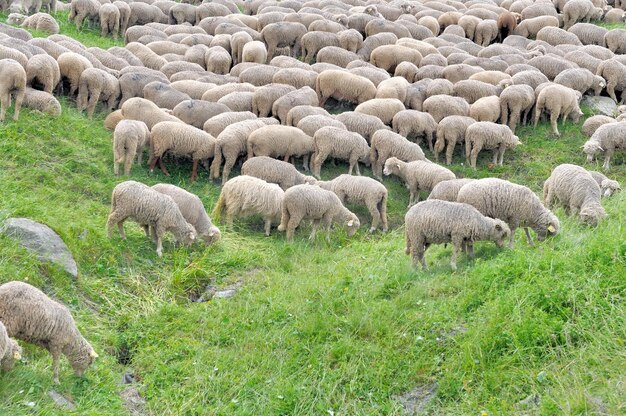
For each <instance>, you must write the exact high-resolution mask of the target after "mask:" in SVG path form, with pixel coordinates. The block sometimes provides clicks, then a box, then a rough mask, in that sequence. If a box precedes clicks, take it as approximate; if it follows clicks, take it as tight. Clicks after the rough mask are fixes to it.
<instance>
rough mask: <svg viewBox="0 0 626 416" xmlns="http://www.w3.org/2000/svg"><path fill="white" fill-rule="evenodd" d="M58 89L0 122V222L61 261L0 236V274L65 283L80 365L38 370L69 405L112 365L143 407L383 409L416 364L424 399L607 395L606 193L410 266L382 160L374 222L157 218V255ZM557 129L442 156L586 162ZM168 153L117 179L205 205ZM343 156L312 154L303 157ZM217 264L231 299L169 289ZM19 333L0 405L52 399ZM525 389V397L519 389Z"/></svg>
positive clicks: (100, 398) (212, 197) (204, 279)
mask: <svg viewBox="0 0 626 416" xmlns="http://www.w3.org/2000/svg"><path fill="white" fill-rule="evenodd" d="M62 28H64V29H62V33H63V31H64V30H65V31H66V32H65V33H66V34H68V35H69V36H73V37H79V38H80V40H81V41H82V42H84V43H86V42H87V41H88V39H89V37H90V36H92V35H93V39H92V41H93V43H92V45H99V46H103V47H106V46H107V44H105V42H109V41H108V40H102V39H100V38H99V37H98V36H97V35H96V34H93V33H92V34H89V33H90V32H88V31H86V30H83V31H82V32H81V33H78V34H77V33H75V32H71V30H72V27H71V26H67V25H65V24H64V25H62ZM98 42H100V43H98ZM90 46H91V45H90ZM62 105H63V109H64V112H63V114H62V116H60V117H59V118H57V119H51V118H49V117H46V116H43V115H40V114H36V113H34V112H31V111H29V110H27V109H24V110H23V112H22V114H21V117H20V120H19V122H12V121H7V122H6V123H5V124H3V125H0V155H2V156H0V183H1V184H2V192H1V193H0V222H1V221H3V220H4V219H6V218H8V217H15V216H25V217H29V218H32V219H34V220H36V221H40V222H44V223H46V224H48V225H49V226H50V227H52V228H53V229H54V230H56V231H57V232H58V233H59V234H60V235H61V236H62V237H63V239H64V240H65V242H66V243H67V244H68V246H69V248H70V250H71V251H72V252H73V253H74V255H75V257H76V261H77V263H78V268H79V274H80V275H79V277H78V279H73V278H71V277H70V276H68V275H67V274H65V273H64V272H63V271H61V270H60V269H59V268H57V267H54V266H51V265H47V264H43V263H40V262H38V261H37V260H36V259H35V257H34V256H33V255H31V254H29V253H28V252H26V251H25V250H23V249H21V248H20V247H19V245H18V244H17V243H15V242H14V241H13V240H11V239H8V238H6V237H0V283H1V282H6V281H10V280H24V281H28V282H30V283H31V284H34V285H36V286H37V287H40V288H42V289H43V290H44V291H45V292H46V293H48V294H49V295H51V296H54V297H55V298H57V299H59V300H60V301H62V302H63V303H65V304H66V305H67V306H68V307H69V308H70V309H71V311H72V312H73V314H74V317H75V318H76V321H77V324H78V326H79V328H80V329H81V331H82V332H83V334H84V335H85V336H86V337H87V338H88V339H89V340H90V341H91V342H92V344H93V345H94V347H95V348H96V350H97V351H98V353H99V354H100V358H99V359H98V362H97V364H96V365H95V367H94V368H92V369H90V370H88V371H87V373H86V376H85V377H84V378H77V377H75V376H74V375H73V374H72V372H71V369H70V368H69V366H68V365H67V362H66V360H65V359H63V361H62V373H61V385H60V386H59V387H54V388H56V389H57V390H58V391H59V392H60V393H62V394H63V395H65V396H66V397H69V398H71V399H72V400H73V401H74V402H75V403H76V405H77V407H78V410H77V412H76V414H81V415H82V414H84V415H93V414H98V415H101V414H110V415H115V414H122V413H123V408H122V403H121V400H120V398H119V392H120V391H121V390H122V389H123V386H122V385H121V384H120V379H121V375H122V374H123V372H124V371H127V370H129V369H132V371H134V373H135V374H136V376H137V378H138V380H139V383H140V387H139V389H140V392H141V393H142V395H143V396H144V397H145V398H146V400H147V402H148V408H149V411H150V412H151V413H152V414H155V415H181V414H185V415H206V414H215V415H250V414H254V415H278V414H285V415H320V414H336V415H340V414H341V415H394V414H401V413H402V408H401V405H400V403H399V401H398V400H397V399H396V398H395V397H396V396H397V395H401V394H403V393H405V392H408V391H411V390H413V389H414V388H415V387H418V386H422V387H423V386H431V385H432V384H433V383H436V384H437V386H438V389H437V393H436V395H435V397H434V399H433V400H432V401H431V402H430V404H429V405H428V406H429V407H428V411H429V414H437V415H476V414H481V412H483V411H485V412H487V413H488V414H490V415H491V414H494V415H505V414H506V415H509V414H519V415H522V414H530V415H563V414H567V415H586V414H589V415H591V414H611V415H618V414H624V412H626V400H625V399H624V397H626V387H625V386H626V379H625V376H624V374H626V349H625V348H624V342H625V340H626V333H625V328H626V311H625V310H624V294H625V289H626V280H625V279H624V276H626V267H625V260H626V228H625V224H626V209H625V207H626V193H624V192H622V193H620V194H618V195H617V196H615V197H613V198H611V199H609V200H605V201H603V204H604V206H605V208H606V210H607V212H608V214H609V218H608V219H607V220H606V221H604V222H602V223H601V224H600V225H599V226H598V227H596V228H590V227H586V226H583V225H581V224H580V223H579V222H578V221H576V219H574V218H568V217H566V216H565V214H564V212H563V210H562V209H560V208H559V209H556V211H555V213H556V214H557V215H558V216H559V218H560V219H561V222H562V231H561V233H560V234H559V235H558V236H556V237H554V238H552V239H549V240H547V241H545V242H543V243H539V244H537V246H535V247H529V246H528V245H527V243H526V242H525V238H523V235H522V232H521V231H520V232H519V233H518V235H517V241H516V247H515V249H514V250H508V249H505V250H497V249H496V248H495V247H494V246H493V244H488V243H479V244H477V247H476V260H474V261H469V260H468V259H467V258H465V257H464V256H461V259H460V261H459V270H458V271H457V272H452V271H451V270H450V267H449V260H450V253H451V248H450V247H449V246H448V247H446V248H444V247H443V246H435V247H432V248H431V249H430V250H429V251H428V252H427V260H428V262H429V264H430V267H431V270H430V271H429V272H426V273H425V272H422V271H420V270H413V269H411V267H410V265H409V263H410V262H409V259H408V257H407V256H405V255H404V241H403V229H402V223H403V217H404V213H405V210H406V203H407V201H408V193H407V191H406V189H404V187H403V185H402V184H401V183H400V182H399V181H398V180H396V179H394V178H386V179H385V182H384V183H385V185H386V186H387V187H388V188H389V192H390V205H389V216H390V228H391V231H390V232H389V233H387V234H384V235H383V234H374V235H370V234H368V233H367V228H368V227H367V226H363V227H362V230H360V231H359V232H358V233H357V234H356V236H355V237H354V238H352V239H348V238H347V237H346V236H345V233H343V232H342V231H336V232H334V233H333V235H332V238H331V241H330V242H329V243H327V242H326V241H324V240H323V238H321V236H320V238H318V240H317V241H316V242H309V241H308V240H307V236H308V230H307V229H306V228H305V229H303V230H299V231H298V232H297V233H296V241H295V243H293V244H287V243H286V242H285V240H284V236H283V235H282V234H281V233H278V232H276V231H275V230H274V231H273V235H272V236H271V237H265V236H263V233H262V224H261V222H260V221H254V220H251V221H239V222H236V224H235V225H234V226H233V227H232V228H229V227H224V228H223V229H222V230H223V240H222V241H221V242H220V243H219V244H217V245H215V246H212V247H208V248H207V247H203V246H200V245H196V246H193V247H191V248H175V247H174V245H173V242H172V240H171V238H170V237H168V238H167V241H166V243H165V247H164V256H163V258H158V257H157V256H156V253H155V249H154V246H153V244H152V243H151V242H150V241H148V240H147V239H146V238H145V237H144V236H143V233H142V231H141V229H140V228H139V227H138V226H137V225H135V224H132V223H128V224H127V225H126V230H127V234H128V240H127V241H122V240H121V239H120V238H119V236H117V235H114V237H113V238H112V239H108V238H107V237H106V232H105V229H104V228H105V222H106V218H107V215H108V212H109V204H110V195H111V190H112V189H113V187H114V186H115V185H116V184H117V183H119V182H121V181H122V180H124V179H125V178H115V177H114V176H113V174H112V156H111V133H110V132H108V131H106V130H105V129H104V128H103V127H102V121H103V119H104V115H103V114H101V113H100V114H99V113H97V114H96V116H95V117H94V120H93V121H89V120H87V119H86V118H85V117H84V116H83V115H82V114H80V113H78V112H77V111H76V110H75V105H74V103H73V102H70V101H68V100H62ZM11 115H12V112H11V111H10V112H9V114H8V116H7V119H9V120H10V116H11ZM559 129H560V130H561V132H562V137H560V138H555V137H553V136H552V135H551V134H550V133H549V126H548V125H547V124H545V123H543V124H541V125H540V126H539V127H538V128H537V130H533V129H532V128H530V127H522V128H520V129H519V130H518V135H519V136H520V138H521V139H522V141H523V142H524V145H523V146H521V147H519V148H518V149H516V150H514V151H510V152H507V154H506V155H505V166H503V167H496V168H489V167H488V162H489V161H490V159H491V154H490V152H488V151H486V152H482V154H481V156H480V158H479V161H478V166H479V169H478V170H477V171H473V170H472V169H470V168H468V167H467V166H463V165H461V164H460V161H461V160H462V158H461V155H460V153H458V152H457V154H455V163H454V165H453V166H452V167H451V169H452V170H453V171H454V172H455V173H457V174H458V175H459V176H464V177H486V176H497V177H501V178H505V179H509V180H512V181H514V182H517V183H521V184H526V185H528V186H530V187H531V188H532V189H533V190H534V191H536V192H537V193H540V192H541V186H542V183H543V181H544V180H545V178H547V177H548V176H549V174H550V171H551V170H552V168H553V167H554V166H556V165H558V164H560V163H565V162H567V163H576V164H580V165H583V166H586V167H589V168H594V169H601V162H594V163H593V164H586V163H585V158H584V156H583V153H582V152H581V149H580V146H581V145H582V143H584V141H585V139H584V137H583V136H582V135H581V133H580V124H578V125H573V124H571V123H568V124H566V125H565V126H564V127H561V126H559ZM611 166H612V167H611V170H610V171H609V172H608V173H607V174H608V176H610V177H612V178H615V179H618V180H619V181H620V182H621V183H622V185H623V184H624V183H626V167H625V166H626V165H624V154H623V153H621V154H617V155H616V157H615V160H614V161H613V162H612V164H611ZM168 168H169V169H170V172H171V173H172V176H171V177H170V178H166V177H164V176H163V175H161V174H160V173H158V172H155V173H154V174H153V175H150V174H148V172H147V169H146V167H145V166H137V165H135V166H134V167H133V172H132V179H134V180H138V181H141V182H144V183H147V184H150V185H152V184H154V183H158V182H162V181H163V182H170V183H174V184H177V185H180V186H183V187H184V188H186V189H188V190H190V191H191V192H194V193H196V194H197V195H199V196H200V197H201V198H202V200H203V201H204V203H205V205H206V206H207V208H208V209H209V210H210V209H211V208H212V207H213V205H214V203H215V201H216V199H217V196H218V194H219V187H218V186H217V185H216V184H214V183H212V182H210V181H209V180H208V178H207V174H206V172H204V171H202V172H201V174H200V178H199V180H198V181H197V182H196V183H194V184H193V185H190V184H189V183H188V180H189V176H190V166H188V165H186V164H181V165H180V166H174V165H171V166H168ZM346 170H347V167H346V166H345V165H344V164H339V166H338V167H336V168H331V167H330V166H325V167H324V168H323V176H324V177H325V178H330V177H332V176H334V175H336V174H338V173H343V172H344V171H346ZM365 174H368V175H369V174H371V171H370V170H369V169H365ZM355 210H356V212H357V213H358V214H359V216H360V217H361V219H362V223H364V224H369V218H368V216H367V213H366V212H365V210H363V209H359V208H355ZM235 282H241V285H242V286H241V290H240V292H238V293H237V295H236V296H235V297H233V298H231V299H214V300H212V301H210V302H206V303H192V302H190V301H189V300H188V298H189V295H190V294H197V293H199V292H201V291H202V290H203V289H204V288H205V287H206V286H207V285H208V284H212V285H216V286H218V287H224V286H227V285H230V284H233V283H235ZM23 345H24V346H25V353H24V356H25V358H26V360H25V362H22V363H18V365H17V366H16V368H15V369H14V370H13V371H11V372H10V373H7V374H0V414H2V415H4V414H7V415H26V414H38V415H62V414H66V412H65V411H63V410H61V409H58V408H56V407H54V405H53V403H52V401H51V399H50V398H49V397H48V396H47V394H46V392H47V391H48V390H49V389H50V388H53V386H52V384H51V378H52V374H51V373H52V371H51V368H50V366H51V360H50V357H49V354H48V353H47V352H45V351H43V350H42V349H39V348H36V347H32V346H28V345H26V344H23ZM120 362H122V363H123V364H121V363H120ZM532 395H536V396H537V397H539V399H540V401H539V404H538V405H537V406H531V407H524V406H522V405H520V404H519V402H520V401H521V400H523V399H525V398H526V397H529V396H532ZM33 403H34V408H31V406H30V405H29V404H33Z"/></svg>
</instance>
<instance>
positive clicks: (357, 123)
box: [336, 111, 393, 141]
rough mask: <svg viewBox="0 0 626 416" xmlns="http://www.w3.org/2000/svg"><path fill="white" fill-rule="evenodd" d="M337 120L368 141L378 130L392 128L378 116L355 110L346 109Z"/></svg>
mask: <svg viewBox="0 0 626 416" xmlns="http://www.w3.org/2000/svg"><path fill="white" fill-rule="evenodd" d="M336 120H337V121H340V122H341V123H343V124H344V125H345V126H346V128H347V129H348V130H349V131H352V132H355V133H359V134H360V135H361V136H363V138H365V140H367V141H369V140H370V139H371V137H372V135H373V134H374V133H375V132H377V131H378V130H390V129H389V127H388V126H386V125H385V124H384V123H383V122H382V121H381V120H380V119H379V118H378V117H376V116H371V115H368V114H363V113H357V112H354V111H345V112H343V113H341V114H339V115H337V117H336ZM392 120H393V119H392Z"/></svg>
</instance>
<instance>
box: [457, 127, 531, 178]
mask: <svg viewBox="0 0 626 416" xmlns="http://www.w3.org/2000/svg"><path fill="white" fill-rule="evenodd" d="M520 144H522V143H521V142H520V141H519V138H518V137H517V136H516V135H514V134H513V132H512V131H511V129H510V128H509V126H506V125H502V124H496V123H492V122H489V121H480V122H477V123H474V124H472V125H470V126H469V127H468V128H467V130H466V131H465V158H466V159H467V160H468V161H469V162H470V165H471V166H472V167H473V168H474V169H476V158H477V157H478V153H480V151H481V150H482V149H493V162H492V163H493V164H494V165H500V166H502V161H503V159H504V152H505V151H506V149H511V148H515V147H516V146H518V145H520Z"/></svg>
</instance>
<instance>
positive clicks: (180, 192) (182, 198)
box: [152, 183, 222, 244]
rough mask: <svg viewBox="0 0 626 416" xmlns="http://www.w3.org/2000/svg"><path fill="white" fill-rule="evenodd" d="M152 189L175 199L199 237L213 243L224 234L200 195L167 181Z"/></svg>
mask: <svg viewBox="0 0 626 416" xmlns="http://www.w3.org/2000/svg"><path fill="white" fill-rule="evenodd" d="M152 189H154V190H155V191H157V192H160V193H162V194H165V195H168V196H169V197H170V198H172V199H173V200H174V202H175V203H176V205H177V206H178V209H179V210H180V213H181V214H183V217H184V218H185V221H187V222H188V223H189V224H191V225H192V226H193V227H194V228H195V230H196V232H197V235H198V237H199V238H201V239H202V241H204V242H205V243H206V244H213V243H215V242H217V241H218V240H219V239H220V238H221V236H222V234H221V233H220V230H219V228H217V227H216V226H215V225H213V223H212V222H211V218H209V216H208V215H207V212H206V210H205V208H204V204H203V203H202V201H201V200H200V198H198V196H196V195H194V194H192V193H191V192H187V191H186V190H184V189H182V188H179V187H178V186H175V185H171V184H167V183H159V184H156V185H154V186H152Z"/></svg>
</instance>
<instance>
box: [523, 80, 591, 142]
mask: <svg viewBox="0 0 626 416" xmlns="http://www.w3.org/2000/svg"><path fill="white" fill-rule="evenodd" d="M581 97H582V94H581V93H580V92H578V91H575V90H573V89H571V88H569V87H565V86H563V85H559V84H553V85H548V86H547V87H545V88H544V89H542V90H541V92H540V93H539V95H538V96H537V105H536V108H535V123H534V127H535V128H537V123H538V122H539V118H540V117H541V113H542V112H543V111H547V112H549V113H550V125H551V126H552V132H553V133H554V134H555V135H557V136H560V135H561V133H559V129H558V128H557V121H558V119H559V117H562V122H563V123H564V122H565V120H566V119H567V117H568V116H571V117H572V119H573V120H574V123H578V120H579V119H580V116H582V115H583V112H582V111H580V107H579V106H578V103H579V101H580V99H581Z"/></svg>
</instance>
